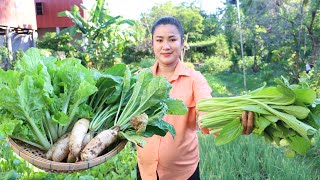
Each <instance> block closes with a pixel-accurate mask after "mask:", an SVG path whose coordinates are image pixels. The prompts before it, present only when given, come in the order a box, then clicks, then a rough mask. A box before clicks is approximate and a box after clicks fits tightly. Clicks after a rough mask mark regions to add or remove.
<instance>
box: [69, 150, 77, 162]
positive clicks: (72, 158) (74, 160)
mask: <svg viewBox="0 0 320 180" xmlns="http://www.w3.org/2000/svg"><path fill="white" fill-rule="evenodd" d="M78 160H79V157H76V156H74V155H73V154H72V153H71V152H69V154H68V158H67V163H74V162H77V161H78Z"/></svg>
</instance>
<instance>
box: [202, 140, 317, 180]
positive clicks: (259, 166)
mask: <svg viewBox="0 0 320 180" xmlns="http://www.w3.org/2000/svg"><path fill="white" fill-rule="evenodd" d="M199 143H200V158H201V159H200V173H201V179H203V180H211V179H215V180H219V179H228V180H229V179H270V180H271V179H275V180H278V179H284V180H286V179H297V180H298V179H299V180H304V179H306V180H307V179H320V166H319V162H320V157H319V156H311V157H310V156H309V157H308V156H299V155H296V156H295V157H294V158H287V157H285V156H284V154H283V151H282V150H281V149H279V148H276V147H273V146H272V145H270V144H265V143H264V139H262V138H260V137H257V136H254V135H250V136H241V137H240V138H238V139H237V140H235V141H233V142H231V143H229V144H226V145H223V146H215V145H214V137H213V136H208V135H202V134H199Z"/></svg>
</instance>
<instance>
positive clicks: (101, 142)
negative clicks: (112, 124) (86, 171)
mask: <svg viewBox="0 0 320 180" xmlns="http://www.w3.org/2000/svg"><path fill="white" fill-rule="evenodd" d="M118 131H119V128H116V129H108V130H104V131H102V132H100V133H99V134H98V135H96V136H95V137H94V138H93V139H92V140H91V141H90V142H89V143H88V144H87V145H86V147H85V148H84V149H83V151H82V152H81V160H82V161H87V160H92V159H94V158H96V157H98V156H99V154H100V153H101V152H102V151H103V150H104V149H106V148H107V147H108V146H109V145H110V144H112V143H113V142H115V141H116V139H117V136H118Z"/></svg>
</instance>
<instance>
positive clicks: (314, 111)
mask: <svg viewBox="0 0 320 180" xmlns="http://www.w3.org/2000/svg"><path fill="white" fill-rule="evenodd" d="M275 82H276V83H277V86H271V87H266V86H264V87H262V88H259V89H257V90H255V91H252V92H251V93H248V94H246V95H242V96H236V97H214V98H209V99H204V100H202V101H200V102H199V103H198V104H197V109H198V110H199V111H203V112H208V113H207V114H205V115H204V116H202V117H200V121H201V125H202V127H205V128H210V129H211V131H210V132H211V133H218V134H219V135H218V136H217V137H216V139H215V144H216V145H223V144H226V143H229V142H231V141H233V140H234V139H236V138H237V137H238V136H239V135H241V134H242V131H243V127H242V124H241V120H240V118H241V113H242V111H252V112H254V113H255V121H254V129H253V133H254V134H257V135H261V136H263V137H265V139H266V140H268V142H274V143H276V144H277V145H279V146H286V147H287V148H286V149H287V152H289V151H290V152H297V153H299V154H305V153H306V152H307V150H308V149H309V148H310V147H311V139H312V137H313V135H314V134H315V133H316V132H317V130H318V129H319V127H320V116H319V112H320V105H319V103H316V93H315V92H314V91H313V90H312V89H310V88H308V86H306V84H305V83H300V84H299V85H290V84H289V82H288V81H287V80H286V79H285V78H283V77H282V78H281V79H279V78H278V79H275Z"/></svg>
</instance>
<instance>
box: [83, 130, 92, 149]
mask: <svg viewBox="0 0 320 180" xmlns="http://www.w3.org/2000/svg"><path fill="white" fill-rule="evenodd" d="M92 138H93V134H92V133H91V132H88V133H87V134H86V135H85V136H84V138H83V141H82V145H81V150H83V149H84V148H85V147H86V145H87V144H88V143H89V142H90V141H91V139H92Z"/></svg>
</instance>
